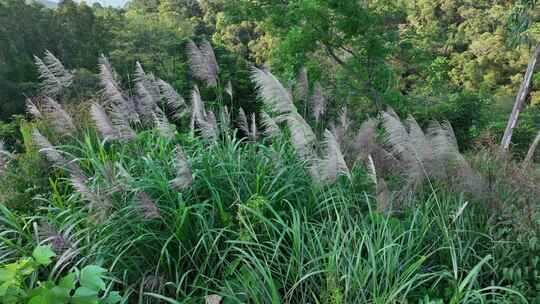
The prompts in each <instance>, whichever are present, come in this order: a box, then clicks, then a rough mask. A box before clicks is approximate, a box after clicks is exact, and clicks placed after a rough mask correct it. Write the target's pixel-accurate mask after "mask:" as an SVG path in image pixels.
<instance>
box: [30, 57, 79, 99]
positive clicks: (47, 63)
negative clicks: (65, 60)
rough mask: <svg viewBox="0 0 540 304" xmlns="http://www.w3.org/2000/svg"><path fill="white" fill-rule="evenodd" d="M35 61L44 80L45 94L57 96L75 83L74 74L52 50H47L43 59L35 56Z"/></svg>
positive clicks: (42, 86)
mask: <svg viewBox="0 0 540 304" xmlns="http://www.w3.org/2000/svg"><path fill="white" fill-rule="evenodd" d="M34 61H35V64H36V66H37V68H38V72H39V78H40V79H41V81H42V82H41V89H42V91H43V94H45V95H47V96H51V97H56V96H58V95H60V94H61V93H62V92H63V91H64V90H65V89H66V88H67V87H69V86H71V84H72V83H73V75H72V74H71V73H70V72H68V71H67V70H66V68H65V67H64V65H63V64H62V62H60V60H58V58H56V57H55V56H54V55H53V54H52V53H51V52H50V51H45V57H44V58H43V60H42V59H40V58H39V57H37V56H34Z"/></svg>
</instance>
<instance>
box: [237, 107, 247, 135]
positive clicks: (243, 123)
mask: <svg viewBox="0 0 540 304" xmlns="http://www.w3.org/2000/svg"><path fill="white" fill-rule="evenodd" d="M237 125H238V128H239V129H240V131H242V133H244V135H246V136H248V135H249V134H250V132H249V124H248V120H247V116H246V112H244V109H242V108H240V109H239V110H238V119H237Z"/></svg>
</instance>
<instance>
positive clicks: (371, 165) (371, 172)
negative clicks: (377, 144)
mask: <svg viewBox="0 0 540 304" xmlns="http://www.w3.org/2000/svg"><path fill="white" fill-rule="evenodd" d="M366 167H367V168H368V170H367V175H368V176H369V178H370V179H371V181H372V182H373V184H374V185H377V170H375V162H374V161H373V157H371V154H368V157H367V159H366Z"/></svg>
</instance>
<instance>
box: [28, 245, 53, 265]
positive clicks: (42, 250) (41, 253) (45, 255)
mask: <svg viewBox="0 0 540 304" xmlns="http://www.w3.org/2000/svg"><path fill="white" fill-rule="evenodd" d="M54 256H56V254H55V253H54V252H53V251H52V249H51V247H50V246H38V247H36V249H34V252H32V257H34V259H35V260H36V262H37V263H38V264H40V265H43V266H47V265H49V264H50V263H51V262H52V258H53V257H54Z"/></svg>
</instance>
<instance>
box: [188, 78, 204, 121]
mask: <svg viewBox="0 0 540 304" xmlns="http://www.w3.org/2000/svg"><path fill="white" fill-rule="evenodd" d="M198 120H206V110H205V109H204V103H203V101H202V98H201V93H200V91H199V87H198V86H197V85H195V86H194V87H193V90H192V91H191V125H192V126H193V127H194V126H195V123H196V122H197V121H198Z"/></svg>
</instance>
